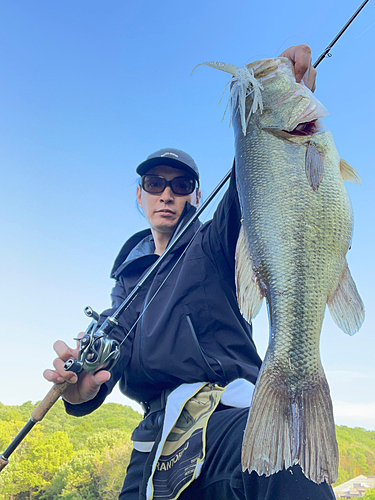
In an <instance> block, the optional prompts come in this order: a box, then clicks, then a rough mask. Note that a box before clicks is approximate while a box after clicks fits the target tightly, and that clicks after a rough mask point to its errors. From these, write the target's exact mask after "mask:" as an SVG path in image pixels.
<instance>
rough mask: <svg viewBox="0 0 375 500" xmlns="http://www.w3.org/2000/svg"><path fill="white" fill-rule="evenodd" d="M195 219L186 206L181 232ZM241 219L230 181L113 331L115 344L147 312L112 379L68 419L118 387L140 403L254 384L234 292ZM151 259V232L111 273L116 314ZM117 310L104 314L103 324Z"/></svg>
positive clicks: (255, 360)
mask: <svg viewBox="0 0 375 500" xmlns="http://www.w3.org/2000/svg"><path fill="white" fill-rule="evenodd" d="M194 211H195V208H194V207H192V206H191V205H189V204H187V205H186V207H185V209H184V212H183V214H182V215H181V218H180V222H179V224H178V227H182V226H183V225H184V224H185V223H186V221H187V220H188V219H189V218H190V217H191V216H192V213H194ZM240 219H241V211H240V207H239V201H238V196H237V191H236V187H235V180H234V176H233V175H232V178H231V182H230V186H229V188H228V190H227V192H226V193H225V195H224V197H223V199H222V200H221V202H220V204H219V205H218V208H217V210H216V212H215V214H214V216H213V219H212V220H211V221H209V222H207V223H206V224H204V225H201V224H200V222H199V221H196V222H195V223H194V225H193V227H192V228H191V229H190V232H188V233H187V234H186V235H185V236H184V238H182V240H181V241H180V242H179V244H178V245H177V247H176V248H175V249H174V250H173V251H172V252H171V254H170V255H169V257H168V258H167V260H166V261H165V262H164V263H163V265H162V266H161V267H160V268H159V270H158V272H157V274H156V275H155V277H154V278H153V279H152V280H151V282H149V283H148V284H146V286H145V287H144V288H143V289H142V290H141V292H140V294H139V295H138V296H137V298H136V299H135V301H134V302H133V303H132V304H131V306H130V307H129V309H127V310H126V311H125V313H124V314H123V315H122V317H121V321H120V325H121V328H120V327H117V328H116V330H115V331H114V333H113V337H115V338H117V339H118V340H119V341H120V342H121V340H122V339H123V338H124V331H126V332H127V331H129V328H130V327H131V325H133V323H134V321H136V319H137V318H138V317H139V315H140V314H141V313H142V311H143V310H144V308H145V305H146V304H147V308H146V309H145V311H144V314H143V316H142V318H141V319H140V321H139V322H138V324H137V327H136V328H135V329H134V331H133V332H132V333H131V335H130V336H129V338H128V339H127V340H126V341H125V342H124V344H123V345H122V346H121V349H122V355H121V358H120V361H119V362H118V363H117V364H116V365H115V367H114V368H113V370H112V377H111V379H110V380H109V381H108V382H107V383H106V384H104V385H103V386H102V388H101V390H100V392H99V394H98V395H97V397H96V398H95V399H93V400H92V401H89V402H87V403H84V404H82V405H74V406H73V405H69V404H67V405H66V406H67V411H68V413H71V414H74V415H84V414H86V413H89V412H91V411H93V410H94V409H96V408H97V407H98V406H99V405H100V404H101V403H102V402H103V401H104V399H105V397H106V396H107V395H108V394H109V392H110V391H111V390H112V388H113V387H114V385H115V384H116V383H117V382H118V380H120V389H121V391H122V392H123V393H124V394H125V395H126V396H128V397H129V398H131V399H134V400H136V401H139V402H146V401H149V400H151V399H153V398H155V397H157V396H158V395H159V394H160V392H161V391H162V390H164V389H173V388H175V387H177V386H178V385H180V384H182V383H193V382H198V381H211V382H217V383H219V384H221V385H223V384H224V385H225V384H227V383H229V382H231V381H232V380H234V379H236V378H239V377H242V378H245V379H247V380H249V381H250V382H252V383H255V381H256V378H257V375H258V372H259V367H260V365H261V359H260V358H259V356H258V354H257V351H256V348H255V345H254V343H253V339H252V329H251V325H249V324H248V323H247V322H246V321H245V320H244V318H243V317H242V315H241V313H240V311H239V308H238V305H237V300H236V291H235V280H234V269H235V248H236V242H237V238H238V233H239V229H240ZM176 231H177V229H176ZM194 234H195V236H194V239H193V241H192V243H191V244H190V245H189V246H188V244H189V242H190V240H191V238H192V237H193V235H194ZM187 246H188V248H187V249H186V247H187ZM185 249H186V252H185V253H183V252H184V250H185ZM153 251H154V245H153V241H152V236H151V231H150V230H149V229H148V230H145V231H141V232H140V233H137V234H135V235H134V236H132V237H131V238H130V239H129V240H128V241H127V242H126V243H125V245H124V246H123V248H122V249H121V251H120V253H119V256H118V257H117V259H116V261H115V264H114V267H113V269H112V275H111V276H112V277H113V278H114V279H115V280H116V284H115V287H114V288H113V291H112V306H113V308H114V309H116V308H117V307H118V306H119V305H120V303H121V302H122V301H123V300H124V299H125V297H126V296H127V295H128V294H129V293H130V292H131V291H132V289H133V288H134V286H135V285H136V284H137V282H138V281H139V279H140V278H141V277H142V276H143V275H144V273H145V272H146V271H147V269H148V268H149V267H150V265H152V264H153V263H154V262H155V261H156V260H157V258H158V256H157V255H155V254H154V253H153ZM181 255H182V257H181ZM179 257H181V259H180V260H179V261H178V259H179ZM177 261H178V262H177ZM176 262H177V264H176ZM173 266H175V268H174V269H173V270H172V268H173ZM169 273H170V275H169V276H168V278H167V279H166V281H165V282H164V280H165V278H166V276H167V275H168V274H169ZM163 282H164V283H163ZM162 283H163V285H162V286H161V284H162ZM160 286H161V288H160V290H159V287H160ZM114 309H111V310H108V311H105V312H104V313H103V314H102V315H101V316H102V321H103V320H104V318H105V317H106V316H107V315H108V314H111V313H112V312H113V310H114Z"/></svg>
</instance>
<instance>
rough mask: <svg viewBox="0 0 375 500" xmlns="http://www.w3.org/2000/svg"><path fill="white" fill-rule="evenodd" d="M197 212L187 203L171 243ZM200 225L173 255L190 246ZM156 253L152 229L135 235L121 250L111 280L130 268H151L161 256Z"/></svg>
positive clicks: (183, 240)
mask: <svg viewBox="0 0 375 500" xmlns="http://www.w3.org/2000/svg"><path fill="white" fill-rule="evenodd" d="M196 210H197V209H196V208H195V207H194V206H193V205H191V204H190V203H189V202H186V203H185V206H184V209H183V211H182V214H181V216H180V218H179V219H178V222H177V224H176V227H175V229H174V231H173V233H172V235H171V238H170V240H169V243H170V242H171V240H172V239H173V238H174V236H175V235H176V234H178V233H179V231H181V229H182V228H183V227H184V226H185V225H186V224H187V223H188V221H189V220H190V219H191V217H192V216H193V215H194V214H195V212H196ZM200 225H201V223H200V222H199V220H197V221H195V223H194V224H193V226H192V228H190V230H189V231H188V232H187V233H186V234H185V235H184V237H183V238H182V239H181V240H180V241H179V242H178V243H177V245H176V247H175V248H174V249H173V253H174V252H175V251H176V250H177V249H178V248H181V247H183V246H186V245H187V244H188V242H189V241H190V240H191V238H192V236H193V235H194V233H195V231H196V230H197V229H198V228H199V227H200ZM169 243H168V244H169ZM154 252H155V244H154V239H153V237H152V233H151V229H144V230H143V231H140V232H138V233H135V234H134V235H133V236H132V237H131V238H129V239H128V240H127V242H126V243H125V244H124V246H123V247H122V248H121V250H120V252H119V254H118V256H117V257H116V260H115V262H114V264H113V268H112V271H111V278H114V279H116V278H117V277H118V276H119V275H120V274H124V273H125V274H126V271H128V270H129V271H130V268H133V267H134V266H137V267H140V268H147V267H149V266H150V265H152V264H153V263H154V262H155V261H156V260H157V259H158V258H159V256H158V255H156V254H155V253H154ZM142 270H143V269H142Z"/></svg>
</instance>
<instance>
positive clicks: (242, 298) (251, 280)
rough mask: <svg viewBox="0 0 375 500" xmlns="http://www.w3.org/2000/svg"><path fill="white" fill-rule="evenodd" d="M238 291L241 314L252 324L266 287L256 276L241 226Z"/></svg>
mask: <svg viewBox="0 0 375 500" xmlns="http://www.w3.org/2000/svg"><path fill="white" fill-rule="evenodd" d="M236 291H237V300H238V305H239V308H240V311H241V314H242V315H243V316H244V318H245V319H246V320H247V321H248V322H249V323H250V321H251V320H252V318H255V316H256V315H257V314H258V312H259V310H260V308H261V306H262V300H263V297H264V287H262V286H261V285H260V283H259V280H258V279H257V278H256V276H255V274H254V270H253V262H252V260H251V258H250V256H249V253H248V245H247V244H246V237H245V231H244V228H243V226H241V231H240V234H239V236H238V241H237V248H236Z"/></svg>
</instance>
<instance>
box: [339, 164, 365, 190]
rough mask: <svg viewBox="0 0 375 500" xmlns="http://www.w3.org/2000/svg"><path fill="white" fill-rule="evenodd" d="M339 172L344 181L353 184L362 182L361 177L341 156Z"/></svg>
mask: <svg viewBox="0 0 375 500" xmlns="http://www.w3.org/2000/svg"><path fill="white" fill-rule="evenodd" d="M340 172H341V177H342V178H343V180H344V181H348V182H354V184H359V185H361V184H362V181H361V178H360V176H359V174H358V172H357V171H356V169H355V168H353V167H352V166H351V165H349V163H348V162H347V161H345V160H343V159H342V158H341V159H340Z"/></svg>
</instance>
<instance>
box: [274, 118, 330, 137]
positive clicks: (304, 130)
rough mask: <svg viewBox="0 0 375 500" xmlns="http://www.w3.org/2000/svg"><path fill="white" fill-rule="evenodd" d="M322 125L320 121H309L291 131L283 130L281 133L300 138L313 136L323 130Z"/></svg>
mask: <svg viewBox="0 0 375 500" xmlns="http://www.w3.org/2000/svg"><path fill="white" fill-rule="evenodd" d="M322 125H323V124H322V122H321V121H320V120H311V121H309V122H301V123H299V124H298V125H297V126H296V127H295V128H294V129H293V130H283V132H285V133H287V134H291V135H300V136H301V135H302V136H306V135H314V134H318V133H319V132H322V131H323V130H325V128H324V127H323V126H322Z"/></svg>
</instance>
